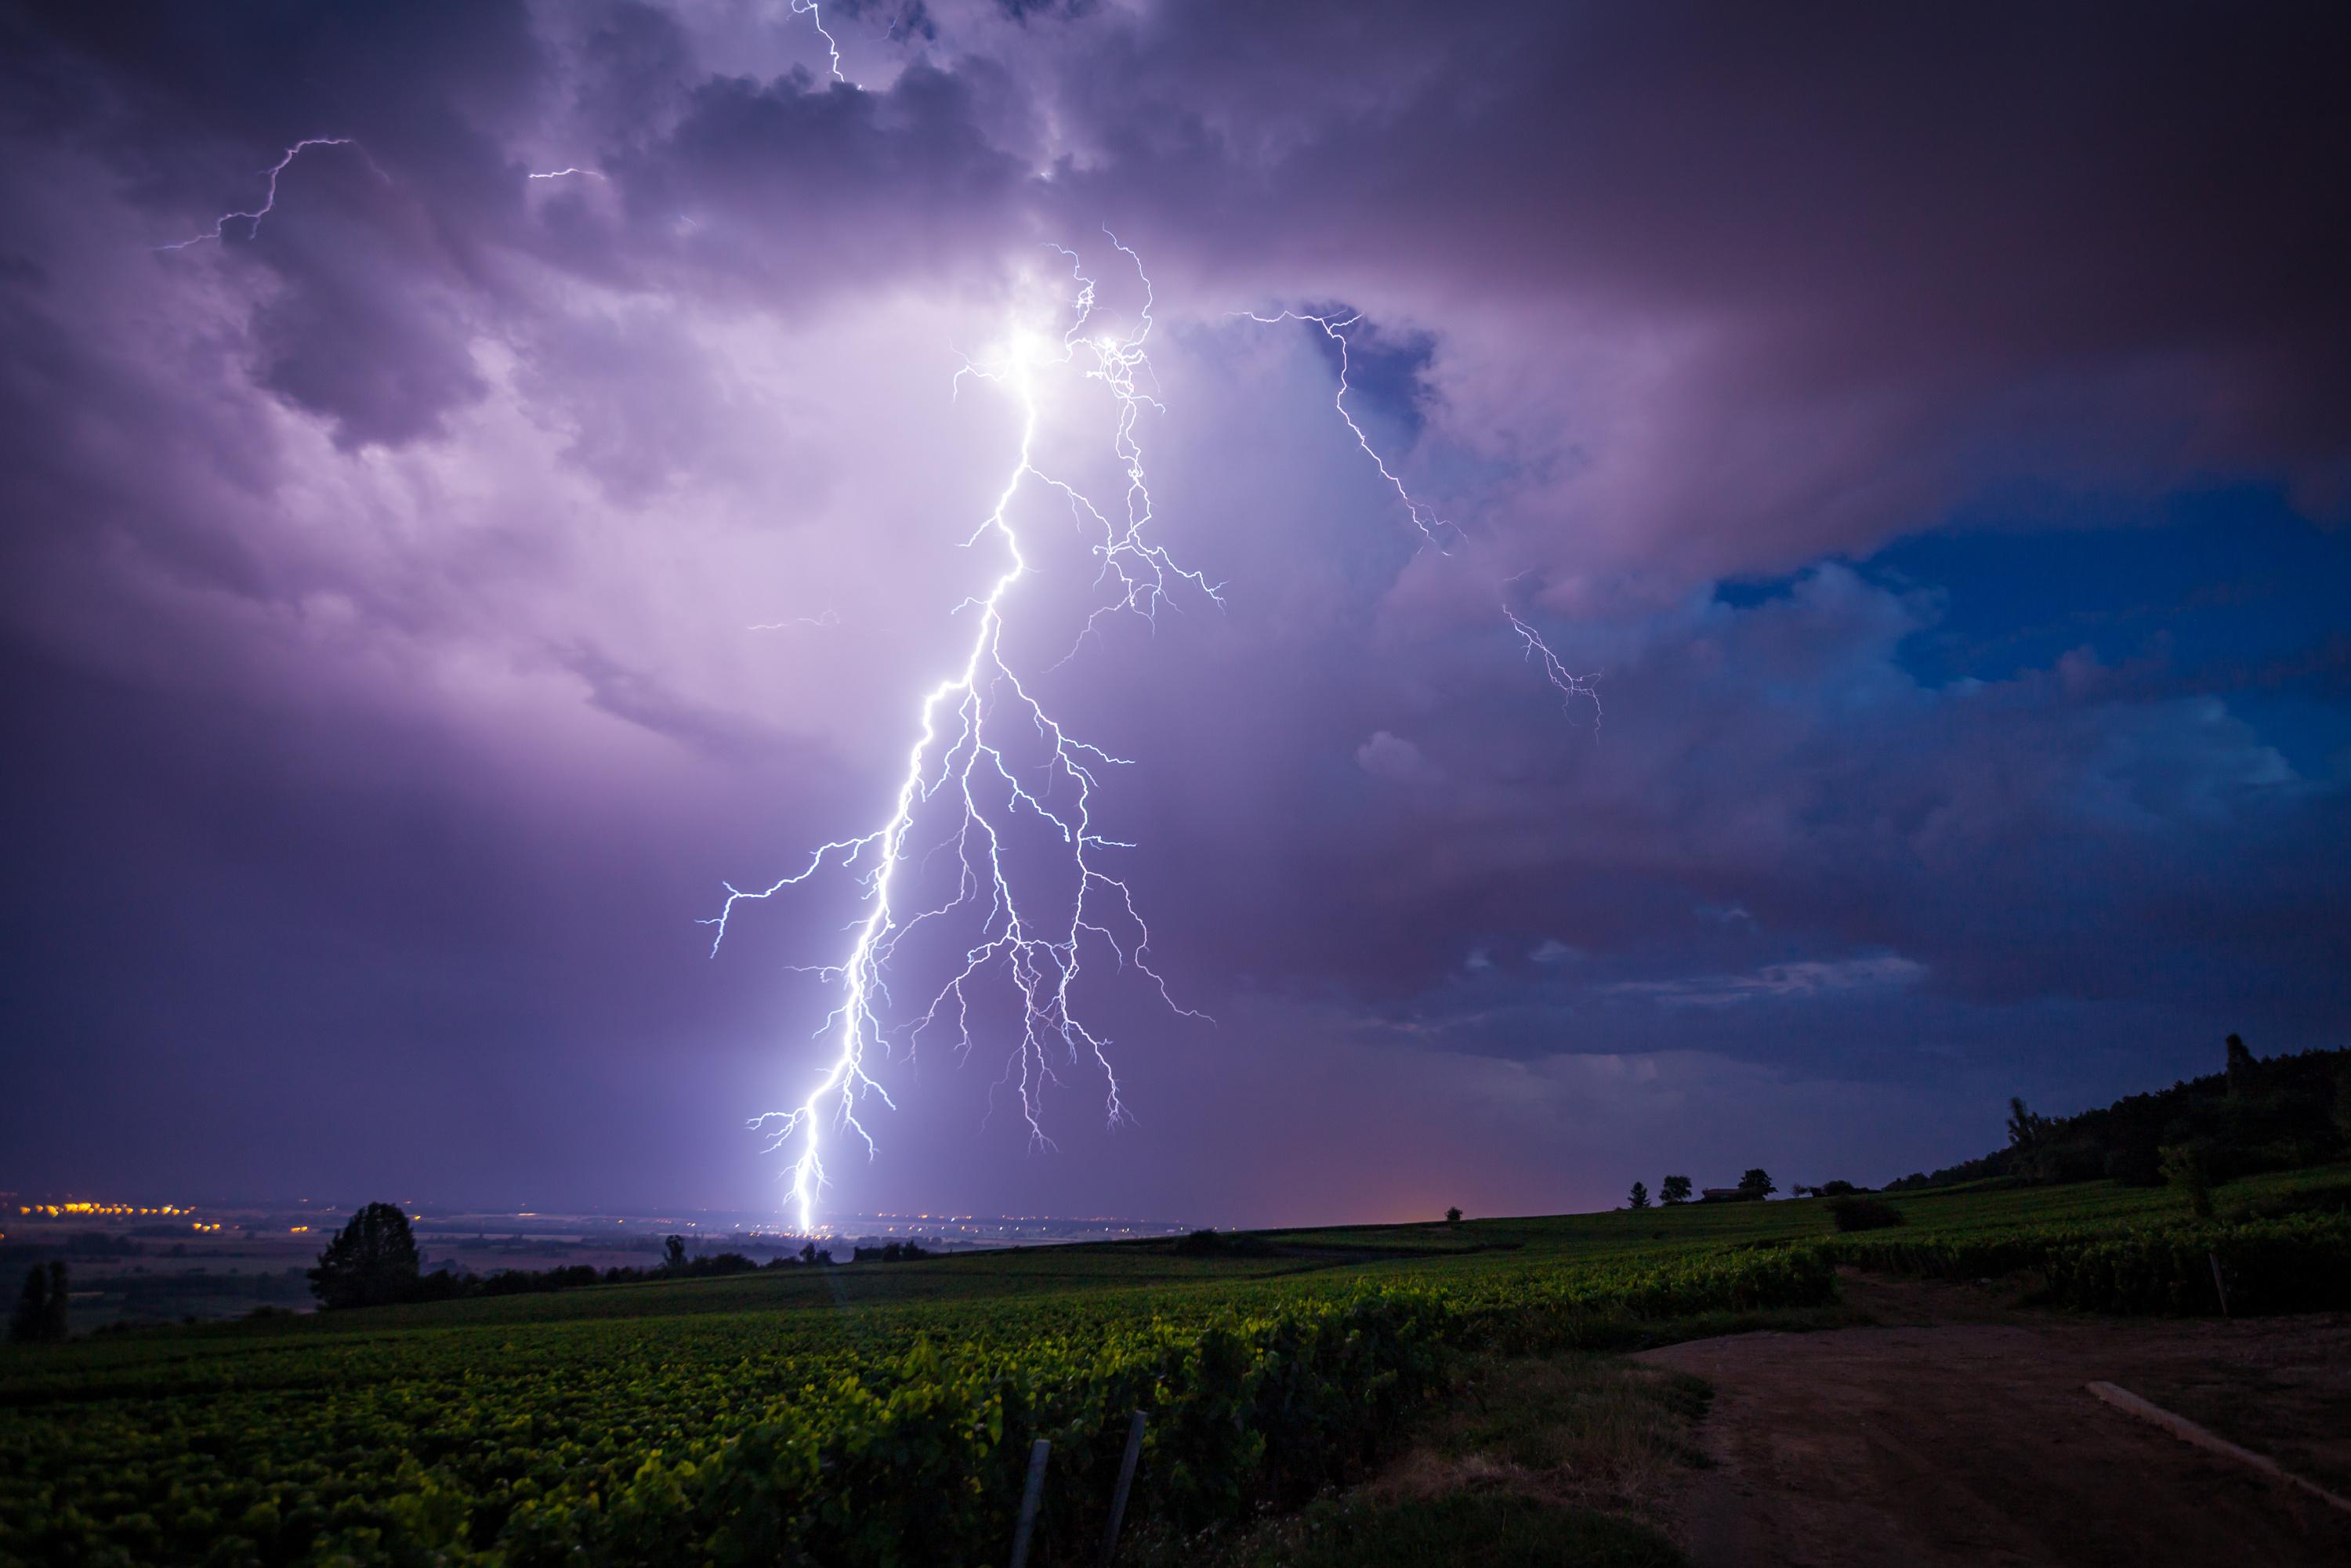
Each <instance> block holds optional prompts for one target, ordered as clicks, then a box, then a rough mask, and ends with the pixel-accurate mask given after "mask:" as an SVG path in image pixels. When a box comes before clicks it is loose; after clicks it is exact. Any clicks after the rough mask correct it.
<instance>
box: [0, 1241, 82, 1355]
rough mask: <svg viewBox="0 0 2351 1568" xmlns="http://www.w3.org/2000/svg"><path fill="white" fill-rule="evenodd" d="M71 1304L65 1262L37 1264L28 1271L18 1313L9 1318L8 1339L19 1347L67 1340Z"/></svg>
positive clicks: (19, 1299)
mask: <svg viewBox="0 0 2351 1568" xmlns="http://www.w3.org/2000/svg"><path fill="white" fill-rule="evenodd" d="M67 1304H68V1294H67V1289H66V1266H65V1263H64V1260H57V1261H56V1262H51V1263H36V1264H34V1265H33V1266H32V1268H30V1269H28V1270H26V1273H25V1289H24V1291H22V1292H21V1293H20V1294H19V1295H18V1296H17V1297H16V1311H15V1312H11V1313H9V1315H8V1337H9V1338H10V1339H11V1340H13V1341H15V1342H16V1343H18V1344H37V1343H41V1342H42V1341H44V1340H61V1339H63V1338H65V1337H66V1333H67V1332H68V1331H67V1323H66V1307H67Z"/></svg>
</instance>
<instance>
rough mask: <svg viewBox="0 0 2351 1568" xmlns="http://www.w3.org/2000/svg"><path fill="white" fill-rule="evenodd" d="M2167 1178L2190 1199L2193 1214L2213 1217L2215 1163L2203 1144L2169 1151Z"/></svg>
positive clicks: (2165, 1162) (2177, 1146)
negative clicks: (2212, 1167) (2212, 1165)
mask: <svg viewBox="0 0 2351 1568" xmlns="http://www.w3.org/2000/svg"><path fill="white" fill-rule="evenodd" d="M2163 1179H2164V1181H2165V1182H2166V1183H2168V1185H2170V1186H2175V1187H2177V1188H2179V1192H2180V1195H2181V1196H2182V1197H2186V1198H2187V1199H2188V1209H2189V1213H2191V1214H2193V1215H2194V1216H2195V1217H2196V1218H2199V1219H2210V1218H2212V1170H2211V1160H2210V1152H2209V1151H2208V1150H2207V1149H2206V1148H2204V1147H2203V1146H2202V1145H2201V1144H2200V1143H2196V1142H2191V1143H2185V1144H2174V1145H2171V1146H2170V1147H2168V1148H2167V1149H2165V1150H2164V1151H2163Z"/></svg>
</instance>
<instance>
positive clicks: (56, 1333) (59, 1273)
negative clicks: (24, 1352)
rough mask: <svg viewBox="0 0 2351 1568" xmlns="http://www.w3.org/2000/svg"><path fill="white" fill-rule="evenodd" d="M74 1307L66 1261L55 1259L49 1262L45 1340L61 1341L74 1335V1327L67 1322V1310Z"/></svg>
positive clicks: (43, 1321) (43, 1334) (44, 1327)
mask: <svg viewBox="0 0 2351 1568" xmlns="http://www.w3.org/2000/svg"><path fill="white" fill-rule="evenodd" d="M72 1305H73V1291H71V1290H69V1289H68V1287H67V1285H66V1260H64V1259H62V1258H53V1259H51V1260H49V1305H48V1311H47V1314H46V1315H45V1316H44V1317H43V1319H42V1333H41V1337H42V1338H43V1339H46V1340H61V1339H64V1338H66V1337H68V1335H70V1334H71V1333H73V1325H72V1324H71V1323H69V1322H67V1320H66V1312H67V1309H68V1308H69V1307H71V1306H72Z"/></svg>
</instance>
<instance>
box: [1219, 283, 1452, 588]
mask: <svg viewBox="0 0 2351 1568" xmlns="http://www.w3.org/2000/svg"><path fill="white" fill-rule="evenodd" d="M1241 314H1242V315H1245V316H1247V317H1248V318H1249V319H1250V320H1252V321H1255V322H1257V323H1258V324H1259V325H1260V326H1265V327H1273V326H1279V325H1280V323H1282V322H1284V321H1309V322H1311V323H1313V324H1314V325H1315V326H1316V327H1318V328H1320V329H1322V335H1323V336H1324V337H1326V338H1328V339H1330V340H1331V341H1332V342H1333V343H1336V344H1337V345H1339V390H1338V391H1337V392H1334V393H1332V398H1331V406H1332V408H1334V409H1336V410H1338V413H1339V417H1340V418H1341V419H1343V420H1344V421H1345V422H1346V425H1347V429H1348V430H1349V431H1350V432H1352V433H1353V435H1354V437H1355V444H1356V445H1358V446H1360V447H1362V448H1363V449H1364V456H1366V457H1368V458H1370V459H1371V460H1372V466H1373V467H1374V468H1376V469H1378V470H1379V471H1380V477H1381V478H1383V479H1384V480H1386V481H1387V482H1388V485H1389V486H1390V487H1391V488H1393V489H1394V490H1395V493H1396V499H1398V500H1400V501H1402V502H1403V503H1404V509H1405V515H1406V516H1408V517H1411V518H1412V524H1413V527H1415V528H1418V529H1419V530H1420V532H1421V537H1422V538H1426V540H1427V541H1428V542H1429V543H1430V544H1433V545H1435V546H1436V547H1437V553H1438V554H1440V555H1451V554H1452V553H1453V551H1452V550H1451V549H1448V548H1447V544H1446V540H1447V538H1449V537H1451V536H1453V535H1457V534H1458V533H1459V532H1460V531H1461V530H1460V529H1458V528H1455V527H1454V526H1453V525H1452V524H1451V523H1448V522H1447V521H1446V520H1445V519H1444V518H1442V517H1438V516H1437V514H1436V513H1435V512H1432V511H1430V510H1429V509H1428V508H1427V507H1423V506H1422V505H1421V504H1420V503H1419V502H1418V501H1416V500H1414V499H1413V497H1412V492H1411V491H1410V490H1407V489H1405V484H1404V481H1403V480H1402V479H1399V478H1397V477H1396V476H1395V474H1394V473H1393V472H1391V471H1390V469H1389V468H1388V464H1387V459H1386V458H1384V457H1382V456H1381V455H1380V454H1379V450H1378V449H1377V448H1376V447H1374V445H1373V444H1372V438H1371V437H1370V436H1368V435H1365V434H1364V427H1363V426H1362V425H1360V424H1357V423H1355V416H1354V415H1353V414H1352V413H1349V412H1347V393H1348V392H1349V391H1351V390H1352V388H1351V387H1350V385H1349V383H1348V381H1347V373H1348V371H1349V370H1350V369H1351V368H1352V367H1351V366H1350V364H1349V362H1348V358H1347V330H1346V329H1348V328H1350V327H1352V326H1353V325H1354V324H1355V323H1356V322H1358V321H1360V320H1362V319H1364V318H1363V313H1362V312H1361V311H1358V312H1356V313H1355V314H1354V315H1353V316H1350V317H1348V318H1346V319H1344V320H1341V321H1333V320H1332V319H1330V318H1329V317H1328V316H1310V315H1307V314H1305V313H1303V312H1301V311H1296V310H1285V311H1283V312H1282V313H1281V314H1280V315H1279V316H1259V314H1257V313H1256V312H1255V311H1253V310H1247V311H1242V312H1241Z"/></svg>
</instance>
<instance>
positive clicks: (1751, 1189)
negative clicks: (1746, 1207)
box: [1739, 1166, 1780, 1202]
mask: <svg viewBox="0 0 2351 1568" xmlns="http://www.w3.org/2000/svg"><path fill="white" fill-rule="evenodd" d="M1779 1190H1780V1189H1779V1187H1778V1186H1774V1185H1773V1183H1772V1181H1771V1172H1770V1171H1767V1170H1764V1169H1762V1168H1761V1167H1760V1166H1759V1167H1757V1168H1756V1169H1754V1170H1750V1171H1749V1172H1748V1173H1747V1174H1746V1175H1745V1176H1740V1178H1739V1196H1740V1197H1744V1198H1751V1199H1753V1200H1755V1201H1757V1202H1761V1200H1763V1199H1764V1198H1767V1197H1771V1195H1772V1194H1773V1193H1775V1192H1777V1191H1779Z"/></svg>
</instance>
